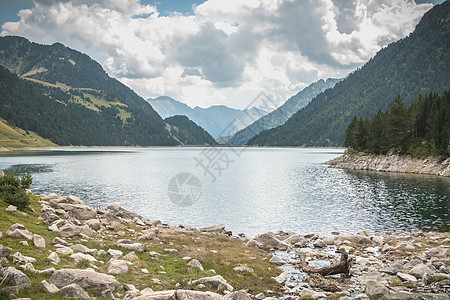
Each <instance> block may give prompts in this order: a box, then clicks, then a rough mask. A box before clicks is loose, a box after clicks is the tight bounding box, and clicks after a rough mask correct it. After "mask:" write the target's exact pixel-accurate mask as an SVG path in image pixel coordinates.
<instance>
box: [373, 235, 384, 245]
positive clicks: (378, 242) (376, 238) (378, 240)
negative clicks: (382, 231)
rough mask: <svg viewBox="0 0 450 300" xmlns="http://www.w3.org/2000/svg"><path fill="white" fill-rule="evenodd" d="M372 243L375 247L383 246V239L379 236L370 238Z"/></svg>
mask: <svg viewBox="0 0 450 300" xmlns="http://www.w3.org/2000/svg"><path fill="white" fill-rule="evenodd" d="M372 242H374V243H375V244H377V245H383V243H384V237H382V236H380V235H375V236H372Z"/></svg>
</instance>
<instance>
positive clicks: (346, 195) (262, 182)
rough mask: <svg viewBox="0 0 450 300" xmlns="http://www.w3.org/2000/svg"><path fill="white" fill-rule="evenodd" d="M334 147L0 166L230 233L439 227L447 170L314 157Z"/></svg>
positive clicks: (140, 153)
mask: <svg viewBox="0 0 450 300" xmlns="http://www.w3.org/2000/svg"><path fill="white" fill-rule="evenodd" d="M343 152H344V150H343V149H300V148H227V147H223V148H214V147H205V148H201V147H182V148H181V147H180V148H58V149H53V150H45V151H28V152H24V153H20V154H18V153H17V152H14V153H2V154H0V169H3V170H5V169H6V170H7V169H13V170H15V172H16V173H23V172H30V173H31V174H32V176H33V185H32V186H31V189H32V191H33V192H34V193H37V194H40V193H44V194H48V193H57V194H60V195H68V194H73V195H76V196H78V197H80V198H81V199H82V200H83V201H84V202H85V203H86V204H87V205H92V206H108V205H110V204H113V203H116V204H119V205H121V206H123V207H124V208H126V209H128V210H131V211H134V212H137V213H139V214H141V215H143V216H145V217H148V218H150V219H159V220H161V221H162V222H163V223H167V224H170V225H180V224H183V225H186V226H194V227H202V226H209V225H213V224H218V223H223V224H225V225H226V228H227V229H228V230H231V231H233V233H234V234H237V233H241V232H242V233H245V234H247V235H250V236H254V235H256V234H259V233H263V232H267V231H277V230H284V231H295V232H298V233H300V234H306V233H316V234H321V235H329V234H330V233H331V232H332V231H339V232H343V233H354V232H358V231H361V230H364V229H368V230H370V231H371V232H387V231H412V230H417V229H421V230H427V231H428V230H445V231H448V230H449V229H450V228H449V225H448V224H449V202H450V200H449V194H450V192H449V188H450V179H449V178H441V177H437V176H426V175H416V174H393V173H376V172H362V171H347V170H340V169H333V168H329V167H327V166H325V165H323V164H322V163H323V162H325V161H327V160H330V159H332V158H335V157H337V156H339V155H341V154H342V153H343Z"/></svg>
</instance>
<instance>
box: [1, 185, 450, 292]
mask: <svg viewBox="0 0 450 300" xmlns="http://www.w3.org/2000/svg"><path fill="white" fill-rule="evenodd" d="M33 199H34V202H33V205H34V209H33V211H29V210H27V212H25V211H19V210H17V209H16V208H14V207H8V208H6V210H5V208H4V207H5V206H6V205H4V203H3V204H2V203H1V202H2V201H0V204H1V205H3V206H2V207H3V208H2V209H1V211H0V215H2V216H3V217H4V218H3V220H10V221H8V222H7V224H6V223H5V224H3V226H2V229H1V231H0V232H2V235H3V238H0V250H1V251H0V253H2V255H1V256H5V255H4V253H5V251H6V253H8V254H7V255H6V257H8V256H9V257H8V259H7V260H6V261H5V259H3V260H2V261H1V263H0V274H3V277H4V278H9V277H8V276H13V275H9V274H10V273H8V272H12V273H14V274H18V272H20V274H22V275H23V276H25V277H27V274H28V275H31V274H40V275H33V276H38V278H39V280H42V278H44V280H42V282H41V283H40V284H39V285H40V286H41V285H42V286H43V287H41V292H42V293H59V294H62V293H63V292H64V291H65V289H68V288H67V286H70V285H72V284H76V285H79V286H80V288H81V290H83V292H85V293H86V295H87V293H89V294H90V295H92V296H97V297H108V298H116V299H127V300H133V299H136V300H142V299H160V300H174V299H175V300H177V299H179V300H182V299H185V298H183V297H182V296H181V294H183V293H187V295H185V296H187V299H191V300H220V299H222V300H263V299H267V300H277V299H278V300H282V299H341V300H348V299H369V298H370V299H373V298H376V299H381V298H382V299H450V297H449V291H448V283H449V282H450V259H449V258H448V257H449V256H450V232H422V231H417V232H409V233H408V232H402V233H382V234H371V233H370V232H368V231H367V230H364V231H361V232H359V233H356V234H341V233H338V232H332V233H330V235H327V236H319V235H316V234H306V235H300V234H297V233H294V232H283V231H278V232H275V233H274V232H266V233H262V234H259V235H257V236H255V237H253V238H249V237H247V236H245V235H243V234H239V235H238V236H234V235H233V234H232V233H231V232H229V231H227V230H226V229H225V225H223V224H219V225H212V226H209V227H203V228H191V227H185V226H182V225H179V226H169V225H165V224H163V223H162V222H161V221H158V220H150V219H148V218H145V217H142V216H141V215H139V214H137V213H134V212H130V211H128V210H126V209H124V208H122V207H120V206H118V205H114V204H113V205H110V206H108V207H90V206H86V205H85V204H84V202H83V201H82V200H81V199H79V198H77V197H75V196H59V195H56V194H49V195H40V196H33ZM36 221H38V222H36ZM1 222H4V221H1ZM14 223H16V224H14ZM17 223H23V224H26V226H23V225H22V224H17ZM7 228H9V229H8V230H6V229H7ZM28 230H31V231H32V233H31V232H29V231H28ZM5 231H6V232H5ZM27 232H28V233H27ZM27 240H29V241H28V242H27ZM5 243H6V244H5ZM25 244H26V246H24V245H25ZM29 244H31V245H29ZM3 245H6V248H8V246H9V250H8V249H6V250H5V246H3ZM46 245H47V246H46ZM43 250H44V251H43ZM16 251H17V252H16ZM19 251H20V253H19ZM14 252H16V253H15V254H14V255H12V253H14ZM48 253H50V255H48ZM11 255H12V256H11ZM42 255H44V256H42ZM47 255H48V257H47ZM11 257H12V258H11ZM33 257H37V258H38V260H37V261H36V262H35V263H34V262H31V261H33V260H32V258H33ZM74 261H75V262H74ZM192 261H194V262H192ZM305 261H306V262H307V265H305ZM33 264H34V265H33ZM171 264H177V266H178V267H177V268H175V269H172V268H171V267H170V265H171ZM191 265H195V266H194V267H193V266H191ZM158 266H159V267H158ZM336 266H340V267H342V266H344V269H343V270H342V269H339V268H337V267H336ZM15 267H19V269H16V268H15ZM49 267H52V268H49ZM212 267H213V268H214V269H212ZM319 267H322V268H319ZM38 268H39V269H43V270H38ZM45 268H46V269H45ZM86 268H87V269H86ZM186 268H187V269H186ZM323 268H325V269H326V268H328V269H326V271H323ZM20 269H24V271H23V272H24V273H22V272H21V271H19V270H20ZM193 269H196V270H195V271H193ZM329 269H331V270H334V271H337V273H333V274H335V275H331V274H329V273H328V272H329V271H328V270H329ZM161 270H162V271H161ZM321 270H322V271H323V272H325V273H324V274H322V275H320V274H319V273H316V272H320V271H321ZM180 272H181V273H180ZM12 273H11V274H12ZM68 274H69V275H70V276H69V275H68ZM147 274H149V275H147ZM182 274H187V275H188V277H187V278H186V279H189V280H187V281H185V279H182V278H185V277H180V276H185V275H182ZM22 275H20V276H22ZM86 275H89V277H92V278H102V280H103V279H104V280H107V281H108V282H109V283H111V282H114V284H105V285H102V284H101V283H99V281H96V282H93V283H91V284H87V283H86V282H85V281H84V280H85V279H80V277H79V276H81V278H85V277H83V276H86ZM23 276H22V277H21V278H22V279H23V278H24V277H23ZM65 276H69V277H70V278H71V279H70V280H68V281H67V279H65V280H64V281H61V277H64V278H66V277H65ZM77 276H78V277H77ZM255 276H256V277H255ZM27 278H28V277H27ZM130 278H134V279H130ZM246 278H250V279H252V278H253V279H252V280H256V281H255V283H253V282H247V280H248V279H246ZM260 278H261V279H260ZM262 278H264V280H262ZM150 279H151V280H150ZM174 279H175V281H174ZM98 280H100V279H98ZM130 280H131V282H130ZM267 280H268V281H267ZM44 281H45V282H44ZM47 281H48V282H47ZM256 282H258V283H256ZM2 283H3V284H2V285H1V286H0V293H1V292H2V291H5V289H6V291H8V292H10V293H12V294H15V295H17V294H19V295H20V296H22V295H25V296H26V295H28V294H26V291H27V290H26V289H25V290H24V292H23V293H25V294H20V292H19V291H20V290H22V289H23V288H24V287H21V286H19V287H16V289H17V292H15V291H16V290H15V289H14V288H13V289H11V287H10V286H8V285H6V286H5V282H2ZM33 284H37V283H31V286H32V287H33ZM52 284H53V285H54V287H53V286H52V289H50V290H51V291H49V289H48V288H46V287H45V286H47V287H48V285H52ZM99 285H100V287H99ZM0 295H1V294H0ZM33 295H34V294H33ZM108 295H109V296H108ZM111 295H112V297H110V296H111Z"/></svg>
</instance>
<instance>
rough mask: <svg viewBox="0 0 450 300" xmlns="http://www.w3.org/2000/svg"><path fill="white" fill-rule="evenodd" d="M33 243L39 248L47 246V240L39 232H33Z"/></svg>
mask: <svg viewBox="0 0 450 300" xmlns="http://www.w3.org/2000/svg"><path fill="white" fill-rule="evenodd" d="M33 244H34V245H35V246H36V247H38V248H45V240H44V238H43V237H42V236H40V235H38V234H33Z"/></svg>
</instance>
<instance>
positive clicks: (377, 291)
mask: <svg viewBox="0 0 450 300" xmlns="http://www.w3.org/2000/svg"><path fill="white" fill-rule="evenodd" d="M365 293H366V295H367V296H369V298H375V297H382V296H384V295H387V294H389V289H388V288H387V287H386V286H385V285H384V284H381V283H379V282H377V281H374V280H371V281H369V282H367V284H366V289H365Z"/></svg>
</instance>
